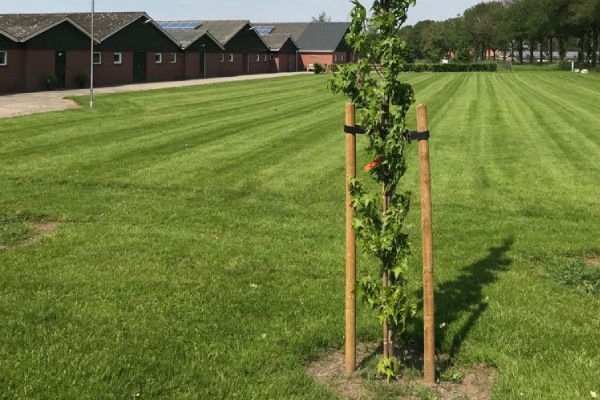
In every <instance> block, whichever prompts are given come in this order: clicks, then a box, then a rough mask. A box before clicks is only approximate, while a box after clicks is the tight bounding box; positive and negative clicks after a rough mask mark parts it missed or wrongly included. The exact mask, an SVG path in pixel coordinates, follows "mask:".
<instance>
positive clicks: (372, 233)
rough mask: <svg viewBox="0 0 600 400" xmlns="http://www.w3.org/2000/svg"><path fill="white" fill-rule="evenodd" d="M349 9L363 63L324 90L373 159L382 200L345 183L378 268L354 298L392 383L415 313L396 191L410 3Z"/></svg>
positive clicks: (405, 203) (388, 0) (406, 102)
mask: <svg viewBox="0 0 600 400" xmlns="http://www.w3.org/2000/svg"><path fill="white" fill-rule="evenodd" d="M353 4H354V8H353V10H352V13H351V16H352V22H351V24H350V31H349V33H348V35H347V36H346V40H347V41H348V44H349V45H350V46H351V47H352V49H353V50H354V52H355V53H357V54H360V56H361V57H360V59H359V61H358V62H356V63H354V64H348V65H346V66H342V67H341V68H340V70H339V71H338V72H337V73H336V74H334V76H333V78H332V80H330V82H329V87H330V89H331V90H332V91H333V92H335V93H343V94H345V95H347V96H348V97H349V98H350V99H351V100H352V102H353V103H354V104H355V106H356V108H357V110H358V111H359V114H358V116H359V121H360V123H361V125H362V126H363V127H364V130H365V134H366V136H367V138H368V143H369V144H368V150H369V152H370V153H371V154H372V155H373V157H374V158H375V162H374V163H373V168H372V169H371V171H370V174H371V177H372V178H373V179H374V180H375V181H376V182H377V183H379V184H380V185H381V186H382V190H381V192H369V191H368V190H367V187H366V186H364V185H363V184H362V183H361V182H360V181H359V180H353V181H351V182H350V191H351V194H352V205H353V207H354V209H355V211H356V218H355V220H354V224H353V227H354V230H355V232H356V234H357V237H358V238H359V240H360V241H361V242H362V244H363V246H362V247H363V250H364V251H365V252H366V253H368V254H370V255H372V256H374V257H375V258H376V259H377V260H378V268H377V271H375V274H374V275H375V276H371V277H367V278H364V279H361V280H360V282H358V285H357V291H358V292H359V294H360V295H361V297H362V299H363V300H364V301H365V302H366V303H367V304H368V305H369V306H370V307H371V308H373V309H374V310H376V311H377V312H378V314H379V320H380V321H381V323H382V324H383V327H384V338H383V357H382V359H381V362H380V364H379V370H380V371H381V372H383V373H385V374H386V375H388V377H390V376H392V375H395V374H396V373H397V366H398V362H397V360H396V358H395V357H394V354H393V337H394V336H397V335H398V334H400V333H402V332H403V331H404V328H405V324H406V321H407V318H409V317H410V316H412V315H414V312H415V308H414V305H413V303H412V302H411V301H410V299H409V296H408V291H407V285H406V270H407V266H408V262H407V258H408V255H409V244H408V236H407V234H406V233H405V232H404V230H403V222H404V219H405V217H406V215H407V212H408V208H409V197H408V195H407V194H405V193H401V192H400V191H399V187H398V186H399V183H400V179H401V178H402V176H403V175H404V172H405V171H406V163H405V158H404V144H405V139H404V130H405V126H406V113H407V111H408V109H409V107H410V105H411V104H412V102H413V91H412V88H411V86H410V85H408V84H406V83H403V82H401V80H400V79H399V77H401V76H402V74H401V72H402V69H403V66H404V63H405V62H404V60H403V59H402V56H401V53H402V51H403V50H404V49H405V48H406V43H405V42H404V40H402V39H401V38H400V36H399V35H398V32H399V30H400V28H401V27H402V25H403V24H404V23H405V21H406V18H407V11H408V7H409V6H410V5H411V4H414V0H378V1H374V3H373V6H372V7H371V10H370V13H369V12H368V11H367V9H366V8H365V7H364V6H363V5H362V4H361V3H360V2H359V1H358V0H354V1H353ZM372 70H375V72H376V74H372V73H371V71H372Z"/></svg>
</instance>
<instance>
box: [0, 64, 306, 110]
mask: <svg viewBox="0 0 600 400" xmlns="http://www.w3.org/2000/svg"><path fill="white" fill-rule="evenodd" d="M299 74H306V72H286V73H277V74H261V75H242V76H234V77H226V78H208V79H194V80H188V81H173V82H153V83H137V84H132V85H125V86H115V87H103V88H95V89H94V94H104V93H122V92H137V91H142V90H156V89H165V88H175V87H183V86H194V85H206V84H210V83H217V82H232V81H244V80H255V79H270V78H279V77H282V76H290V75H299ZM89 93H90V90H89V89H75V90H57V91H48V92H36V93H19V94H11V95H3V96H0V118H9V117H15V116H18V115H28V114H38V113H46V112H52V111H60V110H66V109H69V108H78V107H79V106H78V105H77V104H76V103H75V102H74V101H72V100H67V99H65V97H73V96H85V95H88V94H89Z"/></svg>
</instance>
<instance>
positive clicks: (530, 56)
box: [529, 40, 535, 64]
mask: <svg viewBox="0 0 600 400" xmlns="http://www.w3.org/2000/svg"><path fill="white" fill-rule="evenodd" d="M534 51H535V49H534V46H533V41H531V40H530V41H529V64H533V58H534V57H533V52H534Z"/></svg>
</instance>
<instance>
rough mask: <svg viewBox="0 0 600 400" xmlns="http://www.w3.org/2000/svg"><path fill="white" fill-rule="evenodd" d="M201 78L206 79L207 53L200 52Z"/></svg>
mask: <svg viewBox="0 0 600 400" xmlns="http://www.w3.org/2000/svg"><path fill="white" fill-rule="evenodd" d="M200 78H206V52H204V51H201V52H200Z"/></svg>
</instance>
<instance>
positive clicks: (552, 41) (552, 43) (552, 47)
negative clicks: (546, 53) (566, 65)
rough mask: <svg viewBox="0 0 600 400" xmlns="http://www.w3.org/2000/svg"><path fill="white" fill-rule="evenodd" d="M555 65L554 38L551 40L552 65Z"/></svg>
mask: <svg viewBox="0 0 600 400" xmlns="http://www.w3.org/2000/svg"><path fill="white" fill-rule="evenodd" d="M552 63H554V38H553V37H551V38H550V64H552Z"/></svg>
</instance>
